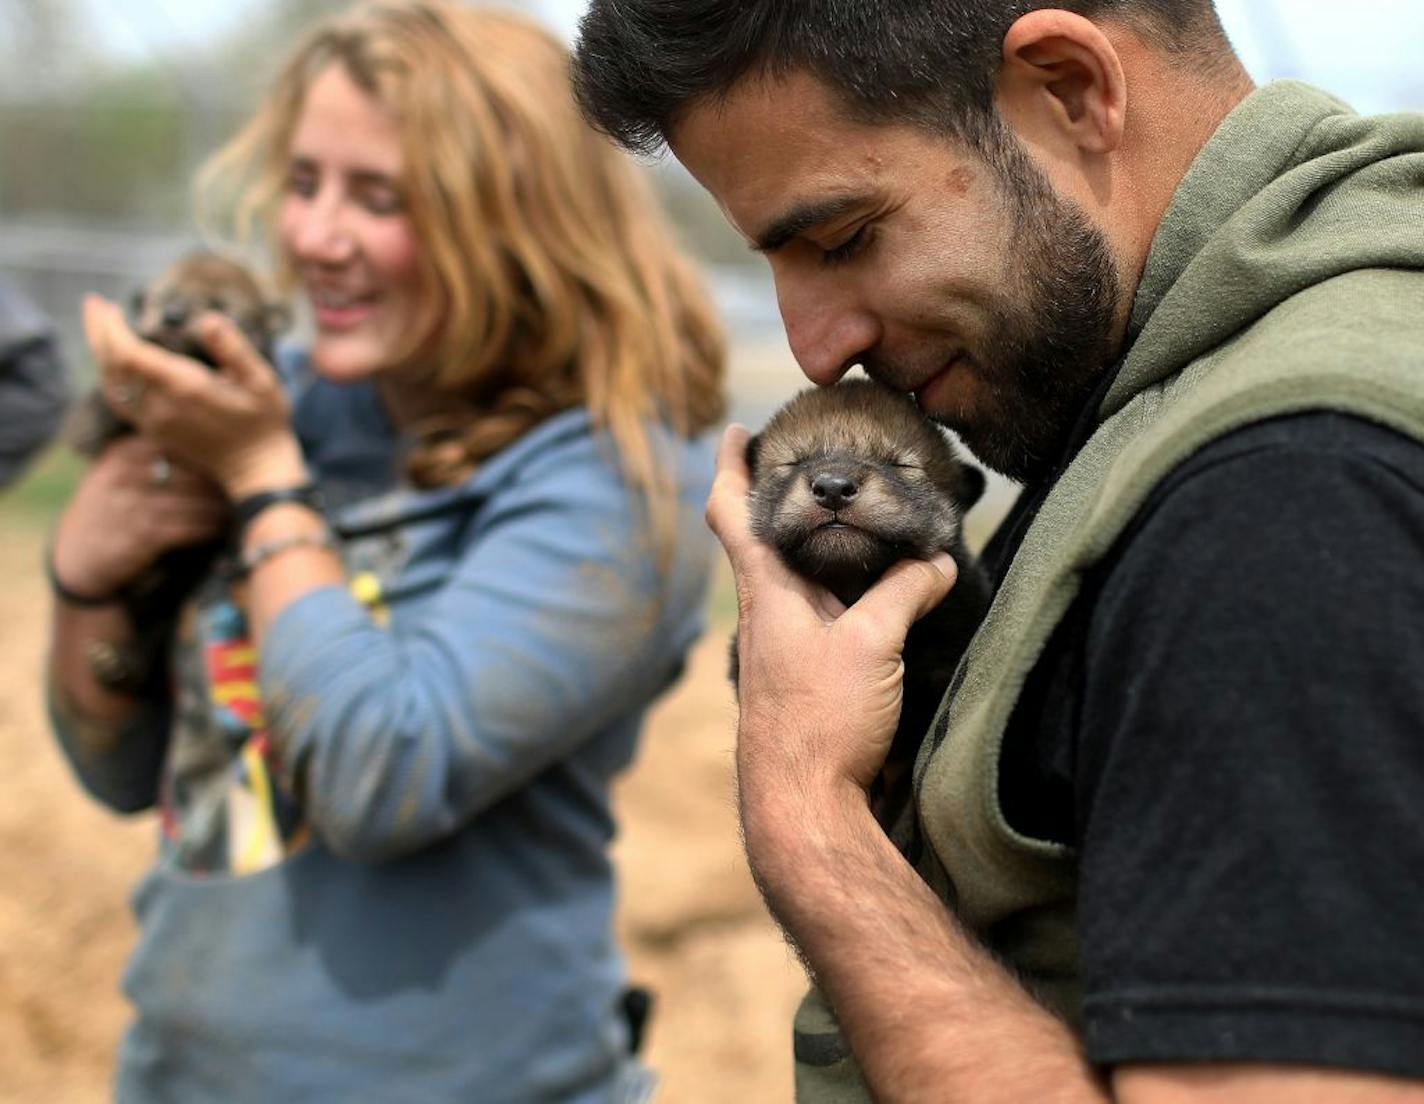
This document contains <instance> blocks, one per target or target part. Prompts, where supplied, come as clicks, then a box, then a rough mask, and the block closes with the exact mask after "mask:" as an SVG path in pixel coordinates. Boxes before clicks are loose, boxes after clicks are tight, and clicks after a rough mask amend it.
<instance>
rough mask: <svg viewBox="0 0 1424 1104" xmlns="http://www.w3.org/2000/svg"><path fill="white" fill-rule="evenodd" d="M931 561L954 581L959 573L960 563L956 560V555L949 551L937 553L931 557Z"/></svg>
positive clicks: (947, 577)
mask: <svg viewBox="0 0 1424 1104" xmlns="http://www.w3.org/2000/svg"><path fill="white" fill-rule="evenodd" d="M930 563H932V564H934V565H935V567H937V568H938V569H939V573H940V574H941V575H943V576H944V577H945V578H946V579H949V580H951V581H953V580H954V579H955V578H957V577H958V575H959V565H958V564H956V563H955V562H954V557H953V556H951V555H950V554H949V553H948V552H938V553H936V554H935V555H934V556H932V557H931V558H930Z"/></svg>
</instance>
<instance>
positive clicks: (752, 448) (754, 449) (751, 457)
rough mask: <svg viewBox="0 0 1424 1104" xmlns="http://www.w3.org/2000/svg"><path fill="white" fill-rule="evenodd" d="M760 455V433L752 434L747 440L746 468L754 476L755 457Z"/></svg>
mask: <svg viewBox="0 0 1424 1104" xmlns="http://www.w3.org/2000/svg"><path fill="white" fill-rule="evenodd" d="M760 455H761V434H760V433H757V434H754V435H753V436H752V437H750V438H749V439H748V440H747V470H748V471H750V472H751V473H752V478H753V479H755V478H756V469H757V457H759V456H760Z"/></svg>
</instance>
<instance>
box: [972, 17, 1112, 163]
mask: <svg viewBox="0 0 1424 1104" xmlns="http://www.w3.org/2000/svg"><path fill="white" fill-rule="evenodd" d="M994 97H995V102H996V104H997V105H998V107H999V110H1000V113H1001V114H1003V115H1004V116H1005V118H1007V119H1008V120H1009V122H1010V123H1011V125H1013V126H1014V129H1015V130H1017V131H1019V132H1020V133H1021V134H1023V135H1024V136H1025V137H1029V138H1030V139H1031V140H1032V141H1033V142H1034V144H1036V145H1044V146H1048V147H1050V148H1051V147H1053V146H1058V145H1061V144H1063V143H1070V144H1071V145H1073V146H1075V147H1077V148H1078V149H1079V150H1081V151H1083V152H1085V153H1089V154H1105V153H1111V152H1113V151H1114V150H1116V149H1117V148H1118V147H1119V146H1120V145H1121V144H1122V138H1123V127H1124V125H1125V122H1126V118H1127V79H1126V77H1125V76H1124V75H1123V68H1122V59H1121V58H1120V57H1119V56H1118V52H1117V49H1116V47H1114V46H1113V44H1112V42H1111V41H1109V39H1108V37H1107V35H1105V34H1104V33H1103V31H1102V30H1101V28H1099V27H1098V25H1097V24H1096V23H1094V22H1093V21H1092V20H1090V19H1085V18H1084V17H1083V16H1081V15H1075V14H1074V13H1073V12H1067V11H1062V10H1060V9H1056V8H1041V9H1039V10H1037V11H1031V12H1029V13H1028V14H1027V15H1025V16H1022V17H1021V18H1020V19H1019V20H1018V21H1017V22H1015V23H1014V25H1013V26H1012V27H1010V28H1009V31H1008V34H1006V35H1005V36H1004V59H1003V65H1002V66H1001V67H1000V70H999V76H998V79H997V82H996V86H995V92H994Z"/></svg>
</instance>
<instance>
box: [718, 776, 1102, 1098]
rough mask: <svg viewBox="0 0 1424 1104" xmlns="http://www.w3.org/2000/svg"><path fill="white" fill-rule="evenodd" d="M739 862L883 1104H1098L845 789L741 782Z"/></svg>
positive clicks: (1042, 1017) (1074, 1054)
mask: <svg viewBox="0 0 1424 1104" xmlns="http://www.w3.org/2000/svg"><path fill="white" fill-rule="evenodd" d="M742 780H743V781H742V792H741V811H742V821H743V829H744V832H745V836H746V845H747V853H748V858H749V860H750V862H751V866H752V871H753V874H754V875H755V876H756V878H757V882H758V884H759V885H760V886H761V887H762V891H763V893H764V894H765V896H766V899H767V903H768V906H769V907H770V908H771V910H772V912H773V913H774V914H775V916H776V917H777V919H778V921H779V922H780V923H781V925H782V927H783V928H784V929H785V930H786V932H787V934H788V936H789V937H790V938H791V940H792V941H793V942H794V943H795V944H796V946H797V948H798V949H799V950H800V952H801V954H802V956H803V957H804V958H805V960H806V962H807V963H808V965H809V966H810V968H811V970H812V971H813V973H814V975H815V980H816V982H817V984H818V985H819V986H820V988H821V990H822V992H823V993H824V994H825V996H826V997H827V999H828V1000H829V1001H830V1003H831V1006H832V1007H833V1008H834V1009H835V1011H836V1015H837V1018H838V1020H839V1021H840V1024H841V1028H842V1030H843V1031H844V1032H845V1035H846V1038H847V1041H848V1042H849V1043H850V1046H851V1049H852V1050H853V1051H854V1053H855V1055H856V1058H857V1060H858V1061H859V1063H860V1066H861V1069H862V1071H863V1072H864V1074H865V1077H866V1080H867V1082H868V1083H869V1085H870V1086H871V1087H872V1089H873V1090H874V1092H875V1095H876V1098H877V1099H878V1100H882V1101H890V1102H893V1101H924V1100H945V1101H958V1100H963V1101H973V1102H975V1104H994V1102H998V1101H1003V1102H1005V1104H1022V1102H1023V1101H1025V1100H1033V1101H1043V1102H1062V1104H1068V1102H1078V1101H1083V1102H1090V1101H1091V1102H1098V1101H1105V1100H1107V1099H1108V1097H1107V1095H1106V1092H1105V1090H1104V1088H1103V1086H1102V1084H1101V1083H1100V1082H1099V1080H1098V1079H1097V1078H1096V1077H1095V1076H1094V1074H1093V1072H1092V1070H1091V1068H1090V1067H1089V1066H1088V1065H1087V1063H1086V1062H1085V1061H1084V1059H1083V1056H1082V1052H1081V1050H1080V1048H1079V1045H1078V1042H1077V1040H1076V1038H1075V1037H1074V1035H1073V1034H1072V1032H1071V1031H1070V1030H1069V1029H1068V1028H1067V1027H1066V1026H1065V1025H1063V1024H1062V1023H1061V1022H1060V1021H1058V1020H1057V1019H1055V1018H1054V1017H1053V1016H1052V1015H1050V1014H1049V1013H1048V1012H1047V1011H1045V1010H1044V1009H1043V1008H1041V1007H1040V1006H1039V1005H1038V1004H1037V1003H1036V1002H1035V1001H1034V1000H1033V999H1032V998H1031V997H1030V996H1029V995H1028V994H1027V993H1026V992H1025V991H1024V990H1023V988H1022V987H1021V986H1019V985H1018V983H1017V982H1016V981H1015V980H1014V979H1013V978H1012V976H1010V975H1009V974H1008V973H1007V972H1006V971H1005V970H1004V969H1003V968H1002V967H1001V966H999V964H998V963H997V962H995V961H994V959H993V958H992V957H991V956H990V955H989V954H988V953H987V952H985V951H984V950H983V949H982V948H981V947H980V946H979V945H978V944H977V943H976V942H975V941H974V940H972V939H971V938H970V937H969V936H968V935H967V934H965V933H964V931H963V930H962V929H961V928H960V926H959V925H958V924H957V923H956V922H955V921H954V919H953V918H952V917H951V916H950V915H949V913H948V912H947V911H946V909H945V908H944V906H943V904H942V903H941V902H940V901H939V900H938V899H937V898H936V897H935V896H934V894H933V893H932V892H931V891H930V889H929V887H928V886H926V885H925V884H924V882H923V881H922V880H921V879H920V878H919V876H918V875H917V874H916V873H915V872H914V870H913V869H912V868H911V867H910V866H909V864H908V863H906V861H905V860H904V858H903V857H902V856H901V855H900V854H899V852H898V851H897V850H896V849H895V848H894V846H893V845H892V844H891V843H890V841H889V840H888V839H887V838H886V836H885V835H884V833H883V832H882V831H881V829H880V826H879V825H878V824H877V823H876V822H875V820H874V817H873V816H872V815H871V812H870V809H869V806H868V805H867V803H866V800H865V795H864V794H862V793H860V792H859V791H858V790H856V789H855V787H853V786H843V787H841V788H839V789H837V790H835V791H834V792H831V791H829V790H827V791H826V792H818V789H817V788H816V787H814V786H812V787H808V786H806V785H804V784H798V783H791V784H786V783H783V784H773V783H772V782H771V781H770V780H760V779H756V778H755V777H751V776H749V774H748V772H747V771H746V770H745V765H744V769H743V774H742Z"/></svg>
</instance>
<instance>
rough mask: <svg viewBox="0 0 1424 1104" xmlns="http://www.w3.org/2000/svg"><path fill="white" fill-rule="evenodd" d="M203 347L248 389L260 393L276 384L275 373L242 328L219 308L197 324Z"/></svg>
mask: <svg viewBox="0 0 1424 1104" xmlns="http://www.w3.org/2000/svg"><path fill="white" fill-rule="evenodd" d="M194 328H195V331H196V333H197V336H198V340H199V341H201V342H202V343H203V348H205V349H207V350H208V354H209V355H210V356H211V357H212V358H213V360H214V361H216V362H217V363H218V364H219V365H221V366H222V371H223V373H224V374H225V375H226V376H227V378H228V379H229V380H231V381H232V382H233V383H235V384H237V386H239V387H241V388H242V389H243V390H245V391H253V392H257V393H261V392H263V391H267V390H270V389H271V388H273V387H274V386H276V382H277V380H276V373H275V372H274V371H273V368H272V366H271V365H270V364H268V363H267V360H266V358H265V357H263V355H262V354H261V353H259V352H258V351H257V350H256V349H255V348H253V345H252V342H250V341H248V340H247V335H246V334H245V333H243V332H242V328H241V327H240V326H238V325H237V323H235V322H234V321H233V320H232V319H231V318H228V317H227V316H226V315H223V314H219V313H218V312H217V311H207V312H205V313H204V314H203V315H202V316H201V317H200V318H199V319H198V320H197V322H196V323H195V324H194Z"/></svg>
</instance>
